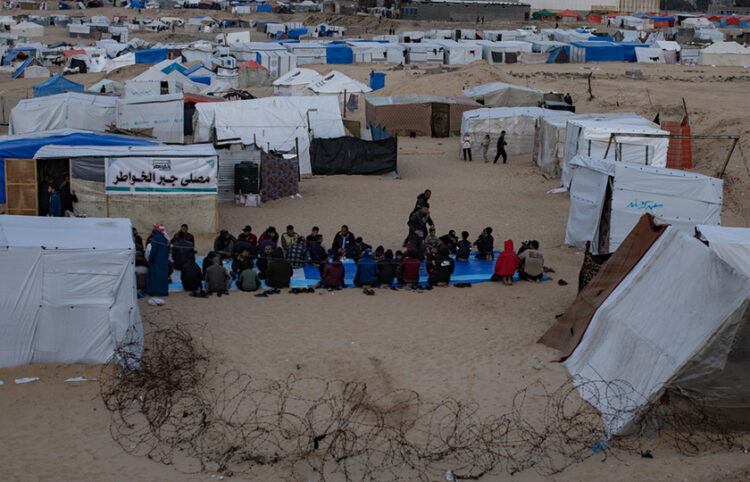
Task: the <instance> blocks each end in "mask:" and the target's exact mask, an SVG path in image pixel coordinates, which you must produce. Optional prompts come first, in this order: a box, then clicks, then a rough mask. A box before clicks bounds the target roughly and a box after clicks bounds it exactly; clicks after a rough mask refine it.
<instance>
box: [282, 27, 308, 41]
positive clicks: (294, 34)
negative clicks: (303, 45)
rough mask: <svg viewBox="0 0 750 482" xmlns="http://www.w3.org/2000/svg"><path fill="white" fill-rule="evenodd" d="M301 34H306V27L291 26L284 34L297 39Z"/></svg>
mask: <svg viewBox="0 0 750 482" xmlns="http://www.w3.org/2000/svg"><path fill="white" fill-rule="evenodd" d="M302 35H307V29H306V28H293V29H291V30H290V31H288V32H287V33H286V36H287V37H289V38H292V39H298V38H300V37H301V36H302Z"/></svg>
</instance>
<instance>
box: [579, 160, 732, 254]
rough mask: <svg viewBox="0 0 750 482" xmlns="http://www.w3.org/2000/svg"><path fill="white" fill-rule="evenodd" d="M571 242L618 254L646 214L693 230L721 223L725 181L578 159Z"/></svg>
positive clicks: (674, 171) (642, 167)
mask: <svg viewBox="0 0 750 482" xmlns="http://www.w3.org/2000/svg"><path fill="white" fill-rule="evenodd" d="M570 165H571V167H572V169H571V183H570V213H569V214H568V224H567V227H566V230H565V243H566V244H568V245H571V246H575V247H577V248H579V249H583V248H584V247H585V246H586V242H587V241H590V242H591V252H592V253H594V254H608V253H612V252H614V251H615V250H616V249H617V247H618V246H619V245H620V243H622V242H623V240H624V239H625V237H626V236H627V234H628V233H629V232H630V230H631V229H632V228H633V226H634V225H635V224H636V222H637V221H638V219H639V218H640V217H641V216H642V215H643V214H644V213H648V214H651V215H653V216H654V217H655V218H656V220H657V221H658V222H660V223H668V224H671V225H672V226H673V227H674V228H675V229H679V230H682V231H684V232H686V233H688V234H693V232H694V228H695V226H696V225H697V224H708V225H718V224H720V223H721V205H722V201H723V194H722V187H723V182H722V180H721V179H716V178H713V177H708V176H704V175H702V174H696V173H692V172H687V171H680V170H676V169H666V168H661V167H653V166H642V165H638V164H628V163H625V162H614V161H606V160H604V159H594V158H590V157H585V156H576V157H574V158H573V159H572V160H571V162H570Z"/></svg>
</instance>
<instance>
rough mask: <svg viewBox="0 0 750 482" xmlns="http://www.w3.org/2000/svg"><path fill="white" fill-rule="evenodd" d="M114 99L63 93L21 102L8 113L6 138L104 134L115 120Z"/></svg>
mask: <svg viewBox="0 0 750 482" xmlns="http://www.w3.org/2000/svg"><path fill="white" fill-rule="evenodd" d="M116 103H117V98H115V97H111V96H106V95H94V94H82V93H78V92H66V93H64V94H56V95H48V96H45V97H38V98H34V99H25V100H22V101H21V102H19V103H18V105H16V106H15V107H14V108H13V110H11V112H10V119H9V121H8V133H9V134H26V133H29V132H36V131H48V130H53V129H85V130H90V131H104V130H105V129H106V128H107V126H109V125H114V124H115V120H116Z"/></svg>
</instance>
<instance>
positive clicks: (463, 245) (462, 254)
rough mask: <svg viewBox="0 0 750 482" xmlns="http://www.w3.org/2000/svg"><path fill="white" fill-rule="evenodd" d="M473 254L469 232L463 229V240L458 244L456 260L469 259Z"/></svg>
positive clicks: (464, 260) (463, 260)
mask: <svg viewBox="0 0 750 482" xmlns="http://www.w3.org/2000/svg"><path fill="white" fill-rule="evenodd" d="M470 254H471V241H469V232H468V231H461V241H459V242H458V243H457V246H456V261H462V262H466V261H469V255H470Z"/></svg>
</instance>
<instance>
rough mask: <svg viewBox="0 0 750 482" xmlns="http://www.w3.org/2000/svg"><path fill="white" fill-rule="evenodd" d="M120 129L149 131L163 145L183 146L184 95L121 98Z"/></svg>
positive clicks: (118, 116)
mask: <svg viewBox="0 0 750 482" xmlns="http://www.w3.org/2000/svg"><path fill="white" fill-rule="evenodd" d="M117 127H118V128H119V129H128V130H139V129H147V130H149V131H150V135H152V136H153V137H155V138H156V139H158V140H160V141H162V142H168V143H173V144H182V143H183V141H184V129H185V106H184V104H183V94H167V95H155V96H141V97H132V98H125V99H117Z"/></svg>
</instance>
